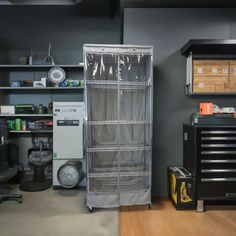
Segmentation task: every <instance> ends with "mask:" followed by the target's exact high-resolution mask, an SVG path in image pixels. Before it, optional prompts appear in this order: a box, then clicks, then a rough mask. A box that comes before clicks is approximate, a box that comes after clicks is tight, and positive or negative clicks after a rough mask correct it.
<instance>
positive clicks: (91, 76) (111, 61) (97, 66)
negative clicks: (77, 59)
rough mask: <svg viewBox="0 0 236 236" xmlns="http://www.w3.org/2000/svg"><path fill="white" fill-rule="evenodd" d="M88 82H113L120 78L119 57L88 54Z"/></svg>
mask: <svg viewBox="0 0 236 236" xmlns="http://www.w3.org/2000/svg"><path fill="white" fill-rule="evenodd" d="M86 61H87V63H86V80H111V81H114V80H116V81H117V78H118V56H117V55H109V54H108V55H101V54H91V53H87V54H86Z"/></svg>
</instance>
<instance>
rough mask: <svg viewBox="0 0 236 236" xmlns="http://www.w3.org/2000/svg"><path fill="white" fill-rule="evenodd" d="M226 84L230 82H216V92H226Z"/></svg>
mask: <svg viewBox="0 0 236 236" xmlns="http://www.w3.org/2000/svg"><path fill="white" fill-rule="evenodd" d="M225 84H228V83H216V84H215V92H216V93H224V92H225Z"/></svg>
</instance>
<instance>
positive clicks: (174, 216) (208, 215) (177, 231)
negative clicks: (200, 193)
mask: <svg viewBox="0 0 236 236" xmlns="http://www.w3.org/2000/svg"><path fill="white" fill-rule="evenodd" d="M172 235H173V236H195V235H196V236H205V235H206V236H235V235H236V207H235V206H207V207H206V211H205V212H204V213H197V212H196V211H176V210H175V208H174V207H173V206H172V204H171V203H170V202H169V201H168V200H161V201H157V203H155V204H153V206H152V210H149V209H148V207H147V206H133V207H122V208H121V212H120V236H172Z"/></svg>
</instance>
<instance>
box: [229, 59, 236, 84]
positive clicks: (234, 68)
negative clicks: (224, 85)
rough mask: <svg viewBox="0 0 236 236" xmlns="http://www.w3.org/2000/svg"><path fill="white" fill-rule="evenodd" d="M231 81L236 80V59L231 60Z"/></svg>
mask: <svg viewBox="0 0 236 236" xmlns="http://www.w3.org/2000/svg"><path fill="white" fill-rule="evenodd" d="M229 81H230V82H236V60H231V61H230V76H229Z"/></svg>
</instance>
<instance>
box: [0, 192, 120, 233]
mask: <svg viewBox="0 0 236 236" xmlns="http://www.w3.org/2000/svg"><path fill="white" fill-rule="evenodd" d="M23 195H24V201H23V203H22V204H19V203H16V202H11V201H9V202H4V203H2V204H0V236H33V235H34V236H65V235H66V236H74V235H76V236H118V235H119V212H118V209H110V210H107V209H99V210H96V211H95V212H94V213H88V210H87V208H86V205H85V195H86V194H85V191H84V190H56V191H54V190H52V189H49V190H46V191H42V192H36V193H27V192H23Z"/></svg>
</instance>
